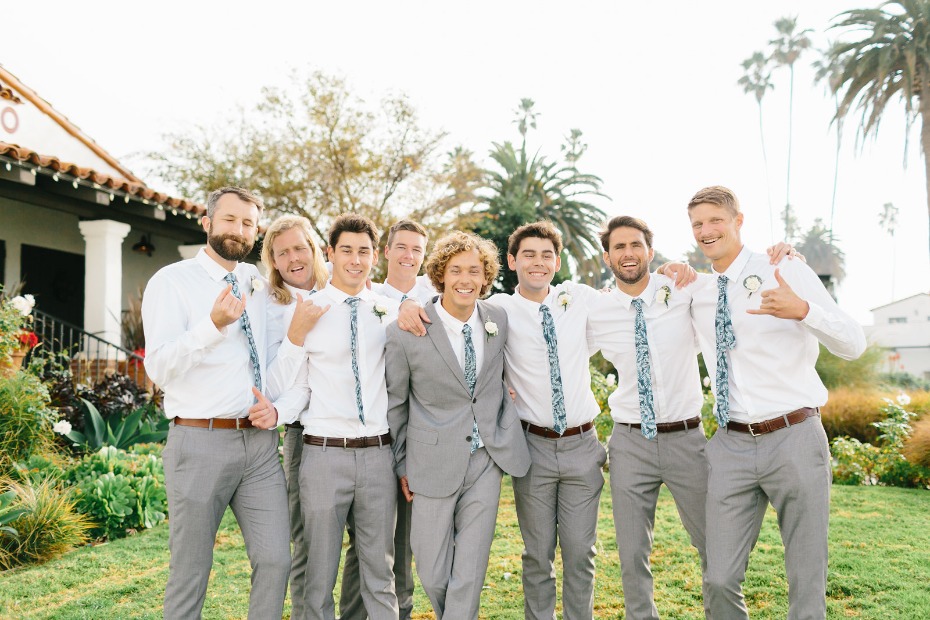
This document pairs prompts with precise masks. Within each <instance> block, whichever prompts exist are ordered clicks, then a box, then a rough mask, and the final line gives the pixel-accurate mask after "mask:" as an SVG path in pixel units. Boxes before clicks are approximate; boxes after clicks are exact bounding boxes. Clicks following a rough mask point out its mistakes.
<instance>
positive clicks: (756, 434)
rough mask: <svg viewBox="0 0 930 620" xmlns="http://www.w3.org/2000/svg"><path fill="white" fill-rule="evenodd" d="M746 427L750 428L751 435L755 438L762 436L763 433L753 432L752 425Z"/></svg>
mask: <svg viewBox="0 0 930 620" xmlns="http://www.w3.org/2000/svg"><path fill="white" fill-rule="evenodd" d="M746 427H747V428H749V434H750V435H752V436H753V437H758V436H759V435H761V434H762V433H757V432H756V431H755V430H753V428H752V424H747V425H746Z"/></svg>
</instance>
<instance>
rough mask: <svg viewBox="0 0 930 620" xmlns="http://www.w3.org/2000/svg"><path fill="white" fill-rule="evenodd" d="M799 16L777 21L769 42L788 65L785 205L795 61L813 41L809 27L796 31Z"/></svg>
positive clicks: (775, 56)
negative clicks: (775, 32)
mask: <svg viewBox="0 0 930 620" xmlns="http://www.w3.org/2000/svg"><path fill="white" fill-rule="evenodd" d="M797 27H798V18H797V16H794V17H782V18H781V19H779V20H778V21H776V22H775V30H776V31H778V36H777V37H776V38H774V39H772V40H771V41H769V43H770V44H771V45H772V46H773V50H772V60H774V61H775V62H776V63H777V64H778V65H781V66H785V67H788V74H789V76H790V77H789V89H788V166H787V172H786V176H785V205H786V207H787V206H790V205H791V146H792V139H793V135H794V132H793V126H794V63H795V62H797V60H798V58H800V57H801V53H802V52H803V51H804V50H806V49H807V48H809V47H810V45H811V41H810V39H809V38H808V36H807V33H809V32H810V29H809V28H806V29H804V30H801V31H800V32H796V31H795V30H796V29H797ZM785 236H786V238H787V236H788V230H787V221H786V222H785Z"/></svg>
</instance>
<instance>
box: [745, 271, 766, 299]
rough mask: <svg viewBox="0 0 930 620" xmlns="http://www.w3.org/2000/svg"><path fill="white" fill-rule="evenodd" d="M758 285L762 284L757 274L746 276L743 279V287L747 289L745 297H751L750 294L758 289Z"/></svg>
mask: <svg viewBox="0 0 930 620" xmlns="http://www.w3.org/2000/svg"><path fill="white" fill-rule="evenodd" d="M760 286H762V278H760V277H759V276H746V279H745V280H743V288H745V289H746V290H747V291H749V295H747V297H752V294H753V293H755V292H756V291H758V290H759V287H760Z"/></svg>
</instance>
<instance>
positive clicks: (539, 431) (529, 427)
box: [520, 420, 594, 439]
mask: <svg viewBox="0 0 930 620" xmlns="http://www.w3.org/2000/svg"><path fill="white" fill-rule="evenodd" d="M520 424H522V425H523V430H525V431H529V432H531V433H533V434H534V435H539V436H540V437H545V438H546V439H561V438H562V437H572V436H574V435H580V434H581V433H584V432H587V431H589V430H591V429H592V428H594V422H588V423H587V424H582V425H581V426H573V427H571V428H566V429H565V432H564V433H562V434H561V435H559V434H558V433H557V432H555V431H554V430H552V429H551V428H546V427H545V426H536V425H535V424H530V423H529V422H524V421H523V420H520Z"/></svg>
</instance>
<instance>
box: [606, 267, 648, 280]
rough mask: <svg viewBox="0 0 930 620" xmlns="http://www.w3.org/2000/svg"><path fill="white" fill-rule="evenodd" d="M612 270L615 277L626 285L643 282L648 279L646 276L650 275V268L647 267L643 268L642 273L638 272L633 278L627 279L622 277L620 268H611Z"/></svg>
mask: <svg viewBox="0 0 930 620" xmlns="http://www.w3.org/2000/svg"><path fill="white" fill-rule="evenodd" d="M610 270H611V271H613V272H614V276H615V277H616V278H617V279H618V280H620V281H621V282H623V283H624V284H636V283H637V282H641V281H642V279H643V278H645V277H646V274H647V273H649V267H647V266H643V268H642V269H641V270H640V271H637V272H636V274H635V276H634V277H633V278H627V277H625V276H623V275H621V274H622V273H623V271H621V270H620V268H619V267H613V266H611V268H610Z"/></svg>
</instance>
